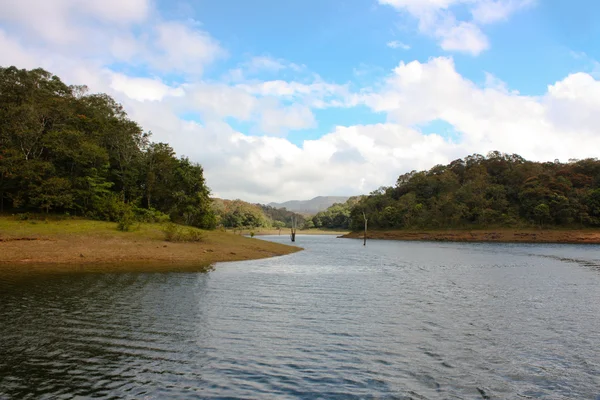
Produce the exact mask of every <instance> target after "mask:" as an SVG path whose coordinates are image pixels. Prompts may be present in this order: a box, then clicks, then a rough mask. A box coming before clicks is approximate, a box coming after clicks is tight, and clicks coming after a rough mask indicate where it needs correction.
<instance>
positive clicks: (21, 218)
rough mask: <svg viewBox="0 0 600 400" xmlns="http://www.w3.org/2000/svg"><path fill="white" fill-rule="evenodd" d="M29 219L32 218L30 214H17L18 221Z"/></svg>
mask: <svg viewBox="0 0 600 400" xmlns="http://www.w3.org/2000/svg"><path fill="white" fill-rule="evenodd" d="M29 218H31V214H29V213H22V214H17V219H18V220H19V221H27V220H28V219H29Z"/></svg>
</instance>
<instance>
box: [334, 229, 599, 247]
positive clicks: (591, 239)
mask: <svg viewBox="0 0 600 400" xmlns="http://www.w3.org/2000/svg"><path fill="white" fill-rule="evenodd" d="M340 237H341V238H350V239H362V238H363V232H350V233H348V234H346V235H342V236H340ZM369 239H373V240H402V241H429V242H468V243H557V244H560V243H564V244H600V230H592V229H590V230H588V229H573V230H558V229H557V230H552V229H539V230H536V229H477V230H459V229H455V230H410V231H408V230H407V231H403V230H390V231H368V232H367V240H369Z"/></svg>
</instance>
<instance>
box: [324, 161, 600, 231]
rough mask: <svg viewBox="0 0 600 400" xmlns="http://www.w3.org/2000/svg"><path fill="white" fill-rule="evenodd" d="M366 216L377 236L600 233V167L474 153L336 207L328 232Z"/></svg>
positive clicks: (588, 163)
mask: <svg viewBox="0 0 600 400" xmlns="http://www.w3.org/2000/svg"><path fill="white" fill-rule="evenodd" d="M363 213H364V215H365V216H366V217H367V218H368V220H369V227H371V228H376V229H404V228H407V229H411V228H428V229H439V228H467V227H473V228H485V227H492V226H496V227H501V226H505V227H523V226H533V225H536V226H548V227H550V226H564V227H594V226H600V161H598V160H597V159H585V160H571V161H569V162H568V163H561V162H558V161H554V162H533V161H527V160H525V159H524V158H522V157H521V156H519V155H516V154H502V153H499V152H491V153H489V154H488V155H487V156H482V155H479V154H474V155H471V156H468V157H466V158H464V159H458V160H455V161H453V162H451V163H450V164H448V165H437V166H435V167H433V168H431V169H430V170H429V171H421V172H416V171H412V172H409V173H407V174H404V175H401V176H400V177H399V178H398V180H397V182H396V185H395V186H393V187H383V188H380V189H379V190H377V191H375V192H373V193H371V194H369V195H368V196H363V197H362V198H361V199H360V200H359V201H358V202H356V204H354V205H348V204H346V205H334V206H333V207H331V208H330V209H329V210H327V212H326V214H327V217H326V221H329V222H328V225H327V227H331V228H347V227H349V228H350V229H352V230H360V229H362V228H363V226H364V217H363ZM315 218H317V216H315ZM315 218H313V221H315ZM321 221H323V220H322V219H321Z"/></svg>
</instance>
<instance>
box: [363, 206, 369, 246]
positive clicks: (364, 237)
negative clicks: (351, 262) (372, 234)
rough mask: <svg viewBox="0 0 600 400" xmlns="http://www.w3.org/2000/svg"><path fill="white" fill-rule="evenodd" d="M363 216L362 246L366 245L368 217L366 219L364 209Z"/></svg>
mask: <svg viewBox="0 0 600 400" xmlns="http://www.w3.org/2000/svg"><path fill="white" fill-rule="evenodd" d="M363 218H364V219H365V234H364V236H363V239H364V241H363V246H366V245H367V221H368V219H367V216H366V215H365V213H364V211H363Z"/></svg>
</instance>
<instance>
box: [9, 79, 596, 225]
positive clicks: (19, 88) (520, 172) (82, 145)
mask: <svg viewBox="0 0 600 400" xmlns="http://www.w3.org/2000/svg"><path fill="white" fill-rule="evenodd" d="M151 138H152V135H151V132H144V131H143V129H142V127H140V126H139V125H138V124H137V123H136V122H135V121H132V120H131V119H129V117H128V116H127V113H126V112H125V110H124V109H123V107H122V106H121V105H120V104H118V103H117V102H116V101H115V100H114V99H112V98H111V97H110V96H108V95H106V94H90V93H88V89H87V87H85V86H73V85H71V86H68V85H66V84H65V83H63V82H62V81H61V80H60V78H58V77H57V76H55V75H53V74H51V73H49V72H47V71H45V70H43V69H34V70H24V69H17V68H15V67H9V68H0V212H17V213H28V212H37V213H51V212H52V213H61V214H64V215H73V216H82V217H86V218H92V219H100V220H109V221H121V225H122V226H123V227H124V228H126V227H127V225H128V224H130V223H131V221H135V220H138V221H140V220H141V221H148V222H157V221H166V220H171V221H173V222H178V223H182V224H186V225H191V226H196V227H199V228H204V229H212V228H215V227H217V226H223V227H230V228H243V227H251V228H260V227H271V226H273V227H275V228H282V227H286V226H287V227H289V226H291V224H292V220H293V219H295V220H296V223H297V226H298V227H299V228H313V227H314V228H328V229H351V230H359V229H362V227H363V225H364V218H365V217H366V218H368V222H369V226H370V227H371V228H375V229H404V228H406V229H413V228H419V229H420V228H428V229H438V228H463V227H465V228H467V227H469V228H485V227H491V226H494V227H500V226H505V227H531V226H543V227H553V226H556V227H596V226H600V161H598V160H597V159H585V160H570V161H569V162H566V163H561V162H559V161H558V160H555V161H553V162H534V161H528V160H525V159H524V158H523V157H521V156H519V155H516V154H504V153H500V152H497V151H495V152H491V153H489V154H487V156H482V155H479V154H473V155H470V156H468V157H466V158H464V159H458V160H455V161H452V162H451V163H450V164H448V165H436V166H434V167H433V168H431V169H430V170H428V171H420V172H417V171H411V172H409V173H405V174H403V175H401V176H399V177H398V180H397V181H396V184H395V185H394V186H390V187H382V188H380V189H378V190H376V191H374V192H372V193H370V194H369V195H365V196H357V197H352V198H350V199H349V200H348V201H347V202H346V203H344V204H334V205H333V206H332V207H330V208H329V209H328V210H326V211H323V212H319V213H317V214H316V215H314V216H313V217H312V218H309V217H303V216H301V215H299V214H296V213H293V212H291V211H288V210H286V209H278V208H274V207H271V206H265V205H260V204H250V203H246V202H243V201H241V200H233V201H231V200H221V199H213V198H211V196H210V190H209V188H208V186H207V184H206V182H205V179H204V171H203V169H202V166H201V165H199V164H197V163H194V162H192V161H190V160H189V159H188V158H186V157H177V156H176V154H175V151H174V150H173V149H172V148H171V147H170V146H169V145H168V144H166V143H155V142H153V141H152V140H151Z"/></svg>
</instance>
